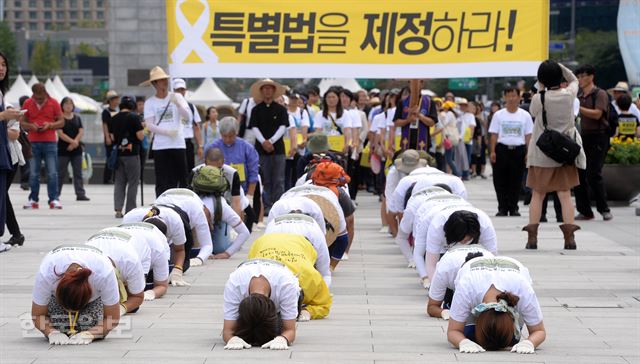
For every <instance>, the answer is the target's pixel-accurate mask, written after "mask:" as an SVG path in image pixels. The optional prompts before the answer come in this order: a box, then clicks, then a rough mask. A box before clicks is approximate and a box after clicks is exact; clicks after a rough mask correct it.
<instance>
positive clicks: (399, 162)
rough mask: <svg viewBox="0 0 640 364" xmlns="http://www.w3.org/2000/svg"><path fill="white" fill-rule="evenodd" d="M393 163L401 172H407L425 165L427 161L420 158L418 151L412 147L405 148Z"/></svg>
mask: <svg viewBox="0 0 640 364" xmlns="http://www.w3.org/2000/svg"><path fill="white" fill-rule="evenodd" d="M393 164H394V165H395V166H396V169H397V170H398V171H400V172H402V173H406V174H409V173H411V171H413V170H414V169H416V168H420V167H426V166H427V161H426V160H424V159H421V158H420V153H418V152H417V151H416V150H413V149H407V150H406V151H405V152H404V153H402V156H401V157H400V158H398V159H396V160H395V161H394V162H393Z"/></svg>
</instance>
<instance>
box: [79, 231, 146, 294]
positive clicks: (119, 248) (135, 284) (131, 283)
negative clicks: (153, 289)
mask: <svg viewBox="0 0 640 364" xmlns="http://www.w3.org/2000/svg"><path fill="white" fill-rule="evenodd" d="M131 240H132V237H131V235H129V234H128V233H126V232H124V231H108V232H105V231H101V232H99V233H97V234H95V235H93V236H92V237H90V238H89V240H87V243H86V244H87V245H90V246H93V247H95V248H98V249H100V250H101V251H102V254H104V255H106V256H108V257H109V258H111V260H112V261H113V263H114V264H115V266H116V268H117V269H118V270H119V271H120V274H121V276H122V280H123V283H124V285H125V287H126V288H127V291H128V292H130V293H132V294H137V293H142V291H144V287H145V279H144V269H143V267H142V262H141V261H140V257H138V253H137V252H136V250H135V248H134V247H133V245H132V243H131Z"/></svg>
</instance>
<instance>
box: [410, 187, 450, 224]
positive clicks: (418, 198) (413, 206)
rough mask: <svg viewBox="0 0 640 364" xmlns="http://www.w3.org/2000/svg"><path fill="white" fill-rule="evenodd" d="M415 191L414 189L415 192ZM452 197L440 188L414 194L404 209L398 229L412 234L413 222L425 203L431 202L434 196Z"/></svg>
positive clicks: (431, 188)
mask: <svg viewBox="0 0 640 364" xmlns="http://www.w3.org/2000/svg"><path fill="white" fill-rule="evenodd" d="M415 190H416V189H415V188H414V191H415ZM450 195H451V194H450V193H449V192H448V191H446V190H445V189H443V188H440V187H429V188H427V189H423V190H422V191H420V192H419V193H412V194H411V198H409V201H408V202H407V207H406V208H405V209H404V213H403V214H402V220H400V224H399V225H398V228H399V229H400V230H402V231H403V232H405V233H407V234H409V233H411V232H412V231H413V222H414V221H415V218H416V213H417V212H418V209H419V208H420V206H422V204H423V203H425V202H427V201H429V199H431V198H432V197H434V196H439V197H444V196H450Z"/></svg>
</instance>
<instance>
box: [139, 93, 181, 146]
mask: <svg viewBox="0 0 640 364" xmlns="http://www.w3.org/2000/svg"><path fill="white" fill-rule="evenodd" d="M176 96H177V97H181V96H182V95H180V94H176ZM170 100H171V94H168V95H167V96H166V97H165V98H164V99H160V98H158V97H156V96H152V97H150V98H148V99H147V100H146V101H145V102H144V118H145V122H151V123H153V124H154V125H156V126H158V127H159V128H162V129H167V130H177V131H178V134H177V135H176V136H174V137H172V136H168V135H162V134H159V133H156V134H155V135H154V137H153V146H152V148H153V150H164V149H185V148H186V144H185V142H184V134H183V127H182V122H181V121H180V112H179V110H178V107H177V106H176V105H175V104H174V103H173V102H171V101H170ZM167 105H169V106H168V107H167ZM165 108H166V110H167V111H166V112H165ZM163 112H164V115H163ZM160 116H162V120H160Z"/></svg>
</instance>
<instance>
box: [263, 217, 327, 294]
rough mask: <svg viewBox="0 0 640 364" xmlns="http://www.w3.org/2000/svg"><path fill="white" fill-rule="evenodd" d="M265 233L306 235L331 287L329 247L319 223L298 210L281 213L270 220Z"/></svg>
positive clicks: (320, 271) (318, 264)
mask: <svg viewBox="0 0 640 364" xmlns="http://www.w3.org/2000/svg"><path fill="white" fill-rule="evenodd" d="M264 232H265V234H269V233H288V234H297V235H302V236H304V237H305V238H306V239H307V240H309V242H310V243H311V245H313V248H314V249H315V251H316V253H317V254H318V257H317V258H316V262H315V264H314V266H315V268H316V270H317V271H318V272H319V273H320V274H321V275H322V279H324V282H325V283H326V284H327V286H328V287H331V269H330V268H329V248H328V247H327V242H326V240H325V237H324V233H323V232H322V230H320V226H318V223H317V222H316V221H315V220H313V218H311V217H310V216H308V215H305V214H303V213H300V212H298V211H296V210H294V211H292V212H291V213H289V214H285V215H280V216H278V217H276V218H274V219H273V220H271V221H269V223H268V224H267V227H266V229H265V231H264Z"/></svg>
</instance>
